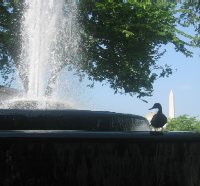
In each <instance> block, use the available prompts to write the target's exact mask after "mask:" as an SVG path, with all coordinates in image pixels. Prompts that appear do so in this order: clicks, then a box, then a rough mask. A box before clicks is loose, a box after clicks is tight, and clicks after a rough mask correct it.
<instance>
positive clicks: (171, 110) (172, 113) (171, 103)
mask: <svg viewBox="0 0 200 186" xmlns="http://www.w3.org/2000/svg"><path fill="white" fill-rule="evenodd" d="M174 117H175V109H174V93H173V91H172V90H171V91H170V93H169V119H172V118H174Z"/></svg>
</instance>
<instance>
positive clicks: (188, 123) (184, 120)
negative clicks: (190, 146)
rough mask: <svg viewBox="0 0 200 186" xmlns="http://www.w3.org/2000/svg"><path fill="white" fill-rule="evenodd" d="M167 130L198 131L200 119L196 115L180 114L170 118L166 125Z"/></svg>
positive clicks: (199, 129) (199, 130)
mask: <svg viewBox="0 0 200 186" xmlns="http://www.w3.org/2000/svg"><path fill="white" fill-rule="evenodd" d="M166 130H167V131H198V132H200V121H199V120H198V119H197V118H196V117H189V116H187V115H182V116H179V117H177V118H174V119H171V120H170V121H169V122H168V123H167V126H166Z"/></svg>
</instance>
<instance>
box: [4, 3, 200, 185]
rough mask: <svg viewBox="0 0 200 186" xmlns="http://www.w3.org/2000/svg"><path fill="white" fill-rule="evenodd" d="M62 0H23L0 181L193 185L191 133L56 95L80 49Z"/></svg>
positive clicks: (72, 15)
mask: <svg viewBox="0 0 200 186" xmlns="http://www.w3.org/2000/svg"><path fill="white" fill-rule="evenodd" d="M64 2H66V1H64V0H59V1H56V0H45V1H42V0H34V1H33V0H25V2H24V12H23V19H22V29H21V30H22V32H21V33H22V46H23V47H22V52H21V63H20V65H19V68H18V71H19V76H20V77H21V78H22V81H23V84H24V89H25V92H26V94H20V96H16V97H15V98H13V99H9V100H6V101H5V103H4V104H3V105H2V108H3V109H0V130H1V131H0V149H1V151H0V161H1V169H0V185H41V186H45V185H56V186H63V185H81V186H83V185H97V186H98V185H105V186H106V185H116V186H117V185H119V186H120V185H134V184H135V185H145V186H148V185H149V186H151V185H172V184H177V185H199V184H200V180H199V173H200V169H199V166H200V159H199V155H200V150H199V149H200V148H199V145H200V137H199V135H198V134H196V133H187V132H186V133H151V132H149V128H148V125H149V123H148V121H147V120H146V119H145V118H144V117H142V116H137V115H131V114H121V113H113V112H103V111H90V110H78V109H79V107H78V106H77V104H76V103H74V102H70V101H68V102H67V101H66V102H64V103H63V101H60V100H59V97H58V96H57V95H58V92H57V91H58V90H59V87H58V79H59V78H58V76H59V73H60V71H61V69H62V68H63V67H65V68H72V67H77V66H78V65H77V63H78V62H79V57H80V55H81V54H79V53H78V51H79V35H78V33H77V32H76V30H77V29H78V24H77V22H76V15H77V9H78V8H77V4H76V3H75V2H74V1H70V0H69V1H67V2H68V3H67V4H65V3H64ZM68 81H70V80H68ZM188 157H189V158H188Z"/></svg>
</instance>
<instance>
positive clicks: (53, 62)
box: [18, 0, 80, 109]
mask: <svg viewBox="0 0 200 186" xmlns="http://www.w3.org/2000/svg"><path fill="white" fill-rule="evenodd" d="M64 3H65V1H64V0H60V1H55V0H47V1H40V0H35V1H32V0H25V2H24V10H23V17H22V23H21V38H22V52H21V56H20V59H21V61H20V65H19V67H18V71H19V74H20V77H21V79H22V82H23V84H24V87H25V89H26V94H24V98H23V101H24V100H26V101H28V100H30V101H32V100H33V101H34V102H35V101H38V102H41V101H44V100H46V101H47V102H48V101H50V100H51V101H52V100H53V102H56V101H59V98H58V97H57V93H56V91H57V90H58V89H59V88H58V87H57V84H58V83H57V80H58V76H59V72H60V71H61V69H62V68H63V67H65V66H70V67H71V66H72V65H73V62H75V61H77V59H78V58H79V56H78V55H80V54H78V52H77V51H78V47H79V45H78V44H79V36H78V34H77V30H78V28H77V22H76V21H75V20H76V15H77V5H76V3H75V2H74V1H69V2H68V5H67V6H65V4H64ZM19 100H20V99H19ZM43 105H44V104H43ZM66 105H67V104H66ZM40 106H41V104H40ZM39 108H40V107H39ZM68 108H71V107H68ZM36 109H37V107H36Z"/></svg>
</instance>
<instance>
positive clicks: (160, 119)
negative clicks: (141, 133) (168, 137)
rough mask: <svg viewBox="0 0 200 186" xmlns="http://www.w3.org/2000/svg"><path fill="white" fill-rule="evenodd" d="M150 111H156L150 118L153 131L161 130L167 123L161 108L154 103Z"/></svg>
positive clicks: (158, 104)
mask: <svg viewBox="0 0 200 186" xmlns="http://www.w3.org/2000/svg"><path fill="white" fill-rule="evenodd" d="M152 109H158V112H157V113H156V114H155V115H154V116H153V117H152V119H151V121H150V123H151V126H152V127H154V128H155V129H159V128H161V129H162V128H163V126H164V125H165V124H166V123H167V117H166V116H165V115H164V114H163V113H162V106H161V104H160V103H155V104H154V105H153V107H152V108H150V109H149V110H152Z"/></svg>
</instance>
